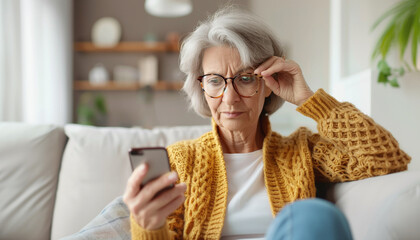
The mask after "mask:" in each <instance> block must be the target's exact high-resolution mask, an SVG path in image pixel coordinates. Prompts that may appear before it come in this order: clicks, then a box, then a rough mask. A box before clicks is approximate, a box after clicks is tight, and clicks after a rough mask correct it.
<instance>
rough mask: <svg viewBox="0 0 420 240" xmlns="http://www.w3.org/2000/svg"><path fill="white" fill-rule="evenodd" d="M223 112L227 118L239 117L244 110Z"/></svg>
mask: <svg viewBox="0 0 420 240" xmlns="http://www.w3.org/2000/svg"><path fill="white" fill-rule="evenodd" d="M222 114H223V115H225V117H226V118H237V117H239V116H240V115H241V114H242V112H222Z"/></svg>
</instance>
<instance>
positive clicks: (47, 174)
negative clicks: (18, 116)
mask: <svg viewBox="0 0 420 240" xmlns="http://www.w3.org/2000/svg"><path fill="white" fill-rule="evenodd" d="M65 142H66V136H65V135H64V130H63V128H60V127H57V126H53V125H30V124H24V123H12V122H7V123H6V122H3V123H0V209H1V210H0V223H1V224H0V239H49V238H50V232H51V221H52V214H53V208H54V200H55V191H56V188H57V179H58V171H59V167H60V162H61V156H62V153H63V149H64V145H65Z"/></svg>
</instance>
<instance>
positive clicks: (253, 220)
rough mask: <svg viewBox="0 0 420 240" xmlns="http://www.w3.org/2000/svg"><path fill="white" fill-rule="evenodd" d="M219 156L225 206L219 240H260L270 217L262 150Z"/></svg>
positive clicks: (271, 218)
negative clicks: (223, 168) (224, 180)
mask: <svg viewBox="0 0 420 240" xmlns="http://www.w3.org/2000/svg"><path fill="white" fill-rule="evenodd" d="M223 156H224V159H225V164H226V171H227V179H228V198H227V201H228V202H227V209H226V217H225V223H224V225H223V229H222V237H221V239H223V240H225V239H264V235H265V233H266V231H267V229H268V227H269V226H270V223H271V222H272V221H273V216H272V215H271V208H270V202H269V199H268V195H267V190H266V188H265V184H264V172H263V160H262V157H263V156H262V150H257V151H255V152H251V153H233V154H227V153H225V154H224V155H223Z"/></svg>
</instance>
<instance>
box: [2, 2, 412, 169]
mask: <svg viewBox="0 0 420 240" xmlns="http://www.w3.org/2000/svg"><path fill="white" fill-rule="evenodd" d="M147 1H148V3H147V2H145V0H123V1H116V0H73V1H71V0H1V1H0V121H22V122H29V123H52V124H61V125H63V124H67V123H79V124H89V125H96V126H123V127H131V126H140V127H144V128H153V127H156V126H179V125H203V124H209V123H210V120H209V119H204V118H201V117H199V116H198V115H196V114H195V113H194V112H193V111H191V110H189V109H188V105H187V102H186V100H185V96H184V95H183V94H182V93H181V92H180V91H179V90H180V88H181V86H182V83H183V79H184V76H183V74H182V73H181V72H180V71H179V70H178V56H179V41H180V40H182V38H183V37H184V36H185V35H186V34H187V33H189V32H191V31H192V30H194V28H195V26H196V25H197V23H198V22H200V21H201V20H204V19H206V18H207V16H208V15H209V14H212V13H213V12H215V11H216V10H217V9H218V8H219V7H220V6H223V5H224V4H226V3H227V1H222V0H213V1H199V0H190V1H188V0H174V1H173V2H178V3H181V4H183V5H182V6H181V7H180V8H179V9H178V8H177V6H175V5H173V6H172V5H170V4H171V3H170V2H171V1H167V2H166V1H164V0H152V1H149V0H147ZM165 2H166V3H165ZM398 2H401V1H398V0H317V1H312V0H259V1H255V0H254V1H253V0H235V1H229V3H232V4H237V5H240V6H242V7H243V8H244V9H247V10H249V11H251V12H253V13H255V14H256V15H258V16H259V17H260V18H261V19H262V20H263V21H264V22H266V23H267V25H268V26H270V27H271V28H272V30H273V31H274V33H275V34H276V35H277V36H278V38H279V40H280V41H281V43H282V45H283V47H284V48H285V50H286V54H287V56H288V58H291V59H293V60H295V61H297V62H298V63H299V64H300V66H301V68H302V70H303V73H304V76H305V78H306V80H307V82H308V83H309V85H310V87H311V88H312V90H314V91H315V90H317V89H319V88H323V89H325V90H326V91H327V92H329V93H330V94H332V95H333V96H334V97H336V98H337V99H339V100H340V101H350V102H352V103H353V104H355V105H356V106H357V107H358V108H359V109H361V110H362V111H363V112H364V113H366V114H368V115H370V116H372V117H373V118H374V119H375V120H376V121H377V122H378V123H380V124H381V125H382V126H384V127H385V128H386V129H388V130H390V131H391V132H392V134H393V135H394V136H395V137H396V139H397V140H398V141H399V142H400V144H401V146H402V148H403V149H404V150H405V151H406V152H408V153H409V154H410V155H411V156H412V157H413V158H414V159H415V161H413V163H412V164H411V165H410V168H412V169H420V160H419V159H420V150H419V149H420V148H419V147H417V145H418V144H417V136H420V127H419V126H418V125H417V124H418V122H419V121H418V120H419V117H420V110H419V105H420V96H419V90H420V75H419V73H418V72H416V71H411V72H407V73H406V74H405V75H404V76H403V77H401V78H400V79H399V87H398V88H396V87H392V86H390V85H389V84H381V83H378V82H377V79H378V74H379V72H378V70H377V60H376V61H371V54H372V51H373V49H374V46H375V43H376V41H377V40H378V39H379V37H380V35H381V29H384V27H386V24H382V25H379V26H378V28H377V29H376V30H375V31H373V32H372V31H371V27H372V25H373V24H374V22H375V21H376V20H377V19H378V18H379V17H380V16H381V15H382V14H383V13H384V12H386V11H387V10H388V9H389V8H391V7H392V6H394V4H396V3H398ZM165 10H169V11H167V12H165ZM174 15H180V16H174ZM388 62H390V63H394V62H395V63H397V62H398V54H397V53H393V51H392V50H391V51H390V54H389V56H388ZM416 67H418V66H416ZM295 108H296V107H295V106H293V105H291V104H287V103H286V104H285V105H284V106H283V107H282V108H281V109H280V110H279V111H277V112H276V113H275V114H273V115H272V116H271V121H272V125H273V128H274V130H276V131H278V132H280V133H281V134H284V135H287V134H290V133H291V132H293V131H294V130H295V129H296V128H298V127H300V126H307V127H309V128H311V129H313V130H314V131H316V124H315V122H314V121H313V120H312V119H309V118H306V117H304V116H302V115H300V114H299V113H297V112H296V111H295Z"/></svg>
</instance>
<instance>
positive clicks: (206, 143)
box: [123, 8, 410, 239]
mask: <svg viewBox="0 0 420 240" xmlns="http://www.w3.org/2000/svg"><path fill="white" fill-rule="evenodd" d="M180 66H181V70H182V71H183V72H184V73H185V74H186V75H187V79H186V82H185V85H184V88H183V90H184V91H185V92H186V93H187V95H188V97H189V100H190V102H191V106H192V108H193V109H194V110H195V111H196V112H197V113H198V114H200V115H202V116H205V117H211V118H212V124H213V131H211V132H208V133H206V134H204V135H203V136H201V137H200V138H198V139H195V140H190V141H183V142H179V143H176V144H174V145H172V146H169V147H168V149H167V150H168V153H169V158H170V163H171V167H172V169H173V172H171V173H170V174H167V175H164V176H161V177H160V178H158V179H156V180H154V181H152V182H150V183H148V184H147V185H145V186H144V187H142V188H140V182H141V181H142V179H143V177H144V176H145V174H146V172H147V170H148V168H147V166H146V165H142V166H140V167H139V168H137V169H136V170H135V171H134V172H133V174H132V176H131V177H130V179H129V181H128V183H127V188H126V191H125V194H124V198H123V199H124V202H125V203H126V205H127V206H128V208H129V210H130V213H131V234H132V238H133V239H160V238H162V239H166V238H171V239H184V238H185V239H220V238H222V239H239V238H241V239H248V238H254V239H255V238H263V237H266V238H276V239H278V238H282V237H287V239H351V231H350V229H349V226H348V223H347V222H346V219H345V217H344V216H343V214H342V213H341V212H339V210H337V209H336V208H335V207H334V206H333V205H332V204H330V203H327V202H326V201H324V200H317V199H314V198H315V196H316V195H315V194H316V188H315V183H316V182H343V181H351V180H358V179H363V178H367V177H371V176H377V175H383V174H387V173H392V172H397V171H401V170H405V169H406V168H407V164H408V162H409V161H410V158H409V156H407V155H406V154H405V153H404V152H403V151H402V150H400V149H399V147H398V143H397V142H396V140H395V139H394V138H393V137H392V136H391V134H390V133H389V132H387V131H386V130H385V129H383V128H382V127H381V126H379V125H378V124H376V123H375V122H374V121H373V120H372V119H371V118H369V117H368V116H366V115H364V114H363V113H361V112H360V111H359V110H358V109H356V108H355V107H354V106H353V105H351V104H349V103H341V102H338V101H337V100H336V99H334V98H333V97H331V96H330V95H328V94H327V93H326V92H325V91H324V90H322V89H319V90H318V91H316V92H315V93H314V92H313V91H312V90H311V89H310V88H309V87H308V85H307V83H306V81H305V79H304V77H303V75H302V71H301V69H300V67H299V65H298V64H297V63H295V62H294V61H292V60H290V59H286V58H285V57H284V54H283V52H282V49H281V48H280V45H279V43H278V41H277V40H276V38H275V37H274V35H273V34H272V33H271V32H270V31H269V30H268V28H267V27H265V26H264V24H263V23H262V22H261V21H259V20H258V19H257V18H255V17H252V16H251V15H250V14H247V13H244V12H243V11H241V10H238V9H235V8H225V9H223V10H221V11H219V12H217V13H216V14H215V15H214V16H212V17H211V18H209V19H208V20H207V21H206V22H203V23H201V24H200V25H199V26H198V27H197V28H196V30H195V31H194V32H192V33H191V34H190V35H189V36H188V38H186V39H185V41H184V42H183V44H182V47H181V62H180ZM284 101H288V102H290V103H292V104H294V105H296V106H297V111H298V112H300V113H301V114H303V115H305V116H308V117H310V118H312V119H314V120H315V121H316V122H317V124H318V131H319V133H312V132H311V131H310V130H308V129H307V128H304V127H302V128H299V129H298V130H296V131H295V132H294V133H292V134H291V135H290V136H282V135H280V134H278V133H275V132H273V131H272V130H271V128H270V122H269V120H268V116H269V115H270V114H272V113H274V112H275V111H276V110H277V109H278V108H279V107H280V106H281V105H282V104H283V102H284ZM174 183H175V186H174V187H173V188H170V189H169V190H165V191H164V192H161V193H160V194H158V195H156V194H157V193H159V192H160V191H161V190H162V189H164V188H166V187H168V186H169V185H171V184H174ZM297 200H300V201H297Z"/></svg>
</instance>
